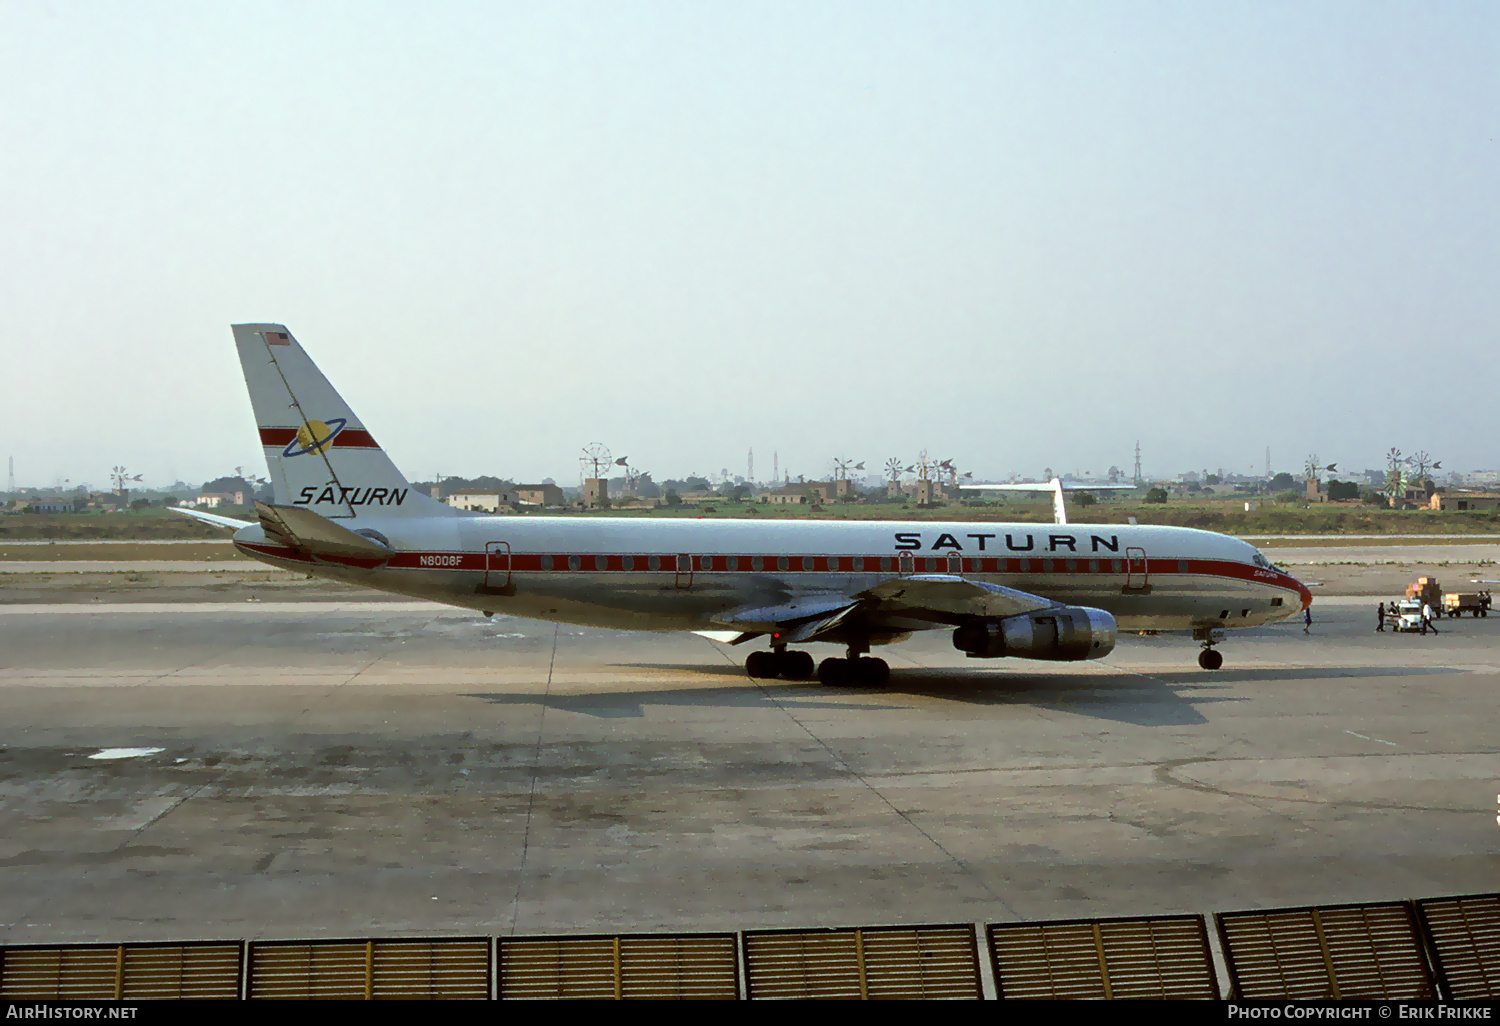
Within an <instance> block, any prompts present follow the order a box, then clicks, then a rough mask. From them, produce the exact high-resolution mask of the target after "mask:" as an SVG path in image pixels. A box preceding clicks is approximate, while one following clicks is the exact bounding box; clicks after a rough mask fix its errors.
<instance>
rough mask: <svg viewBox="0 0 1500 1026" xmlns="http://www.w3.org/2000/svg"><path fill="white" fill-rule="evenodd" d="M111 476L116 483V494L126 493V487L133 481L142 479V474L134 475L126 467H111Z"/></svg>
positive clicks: (122, 494)
mask: <svg viewBox="0 0 1500 1026" xmlns="http://www.w3.org/2000/svg"><path fill="white" fill-rule="evenodd" d="M109 477H110V480H111V481H113V482H114V484H115V494H116V495H119V496H124V495H125V492H126V489H127V488H128V486H129V485H130V483H131V482H132V481H139V480H140V479H141V475H140V474H134V475H132V474H131V473H130V471H128V470H126V469H125V468H124V467H111V468H110V471H109Z"/></svg>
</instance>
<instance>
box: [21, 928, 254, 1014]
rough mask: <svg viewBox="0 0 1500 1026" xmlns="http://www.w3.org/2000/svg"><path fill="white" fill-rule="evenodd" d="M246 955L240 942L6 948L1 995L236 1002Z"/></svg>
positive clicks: (92, 999)
mask: <svg viewBox="0 0 1500 1026" xmlns="http://www.w3.org/2000/svg"><path fill="white" fill-rule="evenodd" d="M242 956H243V948H242V946H241V944H240V943H239V942H238V941H232V942H206V943H205V942H192V943H184V944H111V945H102V944H80V945H60V946H57V947H24V948H7V949H4V950H3V951H0V998H8V999H22V998H42V999H52V1000H61V1001H69V1000H71V1001H116V1000H121V999H123V1000H126V1001H159V1000H170V999H177V998H188V999H228V1000H233V999H235V998H238V997H239V996H240V968H241V959H242Z"/></svg>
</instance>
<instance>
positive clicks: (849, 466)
mask: <svg viewBox="0 0 1500 1026" xmlns="http://www.w3.org/2000/svg"><path fill="white" fill-rule="evenodd" d="M864 469H865V465H864V462H863V461H861V462H859V463H855V462H854V461H853V460H841V459H835V460H834V461H833V473H834V480H836V481H847V480H849V471H850V470H864Z"/></svg>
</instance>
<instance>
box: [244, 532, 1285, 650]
mask: <svg viewBox="0 0 1500 1026" xmlns="http://www.w3.org/2000/svg"><path fill="white" fill-rule="evenodd" d="M340 523H342V524H344V525H345V526H347V527H349V528H351V529H353V530H356V531H359V532H362V533H363V532H366V531H368V532H372V533H373V534H374V535H376V536H378V537H379V538H380V540H381V541H382V542H383V543H384V544H388V545H389V546H390V548H391V549H392V550H393V551H394V554H393V555H392V557H391V558H390V559H389V560H385V561H379V562H375V561H368V560H366V561H358V560H345V561H330V560H324V559H318V558H316V557H309V556H306V555H303V554H299V553H298V552H295V551H294V550H292V549H289V548H286V547H285V546H282V545H279V544H277V543H275V542H274V541H272V540H268V539H267V537H266V535H265V533H264V532H263V531H262V529H261V528H260V527H259V526H258V525H253V526H250V527H246V528H244V529H242V530H240V531H239V532H237V533H236V534H235V539H234V540H235V544H236V545H237V546H238V547H239V549H240V550H241V551H243V552H245V553H246V554H248V555H251V556H253V557H255V558H256V559H260V560H263V561H264V562H266V563H270V564H271V565H273V566H278V567H285V568H287V569H294V570H299V571H304V572H308V573H313V574H316V575H319V576H323V577H329V578H333V579H336V580H341V581H347V582H349V583H351V584H357V585H361V586H364V587H368V588H376V589H379V590H382V591H387V592H394V593H397V594H401V595H407V596H411V597H413V598H422V599H430V600H433V601H436V602H443V603H447V604H449V605H454V606H462V607H465V608H469V609H475V610H481V611H484V612H502V613H508V614H513V615H517V616H526V617H535V618H539V619H546V620H556V621H561V622H566V623H576V624H587V625H593V626H600V627H613V628H623V629H629V630H653V631H676V630H703V629H712V628H716V627H724V626H728V627H738V628H743V629H747V630H748V629H755V627H756V625H755V624H753V623H743V622H740V621H738V620H736V619H735V611H736V610H745V609H755V608H766V607H785V606H787V605H788V604H789V603H795V602H797V601H799V600H808V601H815V600H817V599H818V598H820V597H827V598H830V599H831V598H835V597H839V596H851V595H857V594H858V593H860V592H861V591H863V590H864V589H866V588H869V587H871V586H873V585H875V584H877V583H879V582H880V581H883V580H888V579H890V578H892V577H897V576H903V575H912V574H922V575H932V574H944V575H956V576H962V577H964V578H966V579H969V580H977V581H983V582H987V583H993V584H999V585H1003V586H1005V587H1008V588H1014V589H1017V590H1020V591H1024V592H1029V593H1032V594H1035V595H1040V596H1044V597H1046V598H1049V599H1052V600H1054V601H1057V602H1061V603H1066V604H1069V605H1078V606H1088V607H1093V608H1098V609H1103V610H1106V611H1107V612H1109V613H1111V614H1112V615H1113V616H1114V617H1115V619H1116V620H1117V621H1118V623H1119V626H1120V627H1121V628H1122V629H1125V630H1146V629H1154V630H1173V629H1190V628H1202V627H1210V628H1213V627H1223V628H1229V629H1233V628H1239V627H1253V626H1259V625H1263V624H1267V623H1273V622H1275V621H1278V620H1282V619H1284V618H1286V617H1287V616H1290V615H1292V614H1293V613H1296V612H1300V611H1301V610H1302V609H1303V608H1304V606H1305V605H1306V604H1307V602H1309V601H1310V600H1311V596H1310V594H1309V593H1308V591H1307V589H1306V588H1305V587H1304V586H1303V585H1302V584H1300V583H1299V582H1298V581H1297V580H1296V579H1295V578H1293V577H1291V576H1289V575H1288V574H1286V573H1284V572H1283V571H1281V570H1279V569H1277V568H1274V567H1272V566H1270V565H1269V564H1268V563H1266V561H1265V560H1264V558H1263V557H1261V556H1260V553H1259V552H1258V551H1257V550H1256V549H1255V548H1254V547H1253V546H1251V545H1249V544H1248V543H1246V542H1243V541H1240V540H1238V539H1235V538H1229V537H1226V536H1224V535H1219V534H1213V533H1211V532H1208V531H1198V530H1193V529H1189V528H1175V527H1145V526H1134V525H1130V526H1097V525H1087V524H993V523H937V522H930V521H918V522H891V521H779V522H769V523H768V522H762V521H759V520H756V519H753V518H747V519H740V520H720V519H713V520H688V519H668V518H661V519H656V518H652V519H644V518H643V519H639V520H637V519H633V518H630V517H628V516H621V517H586V516H536V515H506V516H470V517H449V516H442V517H436V516H435V517H426V516H423V517H410V516H408V517H404V518H401V517H391V518H381V517H379V516H368V517H367V516H361V517H358V518H349V519H344V520H341V521H340ZM946 625H951V623H950V624H944V623H939V622H933V621H932V620H929V619H921V620H913V621H912V622H910V623H888V624H886V626H887V627H888V628H889V629H890V630H892V631H899V630H916V629H924V628H934V627H941V626H946Z"/></svg>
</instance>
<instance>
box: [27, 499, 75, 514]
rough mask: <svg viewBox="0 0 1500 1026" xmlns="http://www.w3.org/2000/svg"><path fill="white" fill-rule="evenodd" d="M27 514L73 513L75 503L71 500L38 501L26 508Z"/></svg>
mask: <svg viewBox="0 0 1500 1026" xmlns="http://www.w3.org/2000/svg"><path fill="white" fill-rule="evenodd" d="M26 512H27V513H71V512H73V503H72V500H70V499H37V500H36V501H35V502H33V503H31V504H30V505H28V506H27V507H26Z"/></svg>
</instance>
